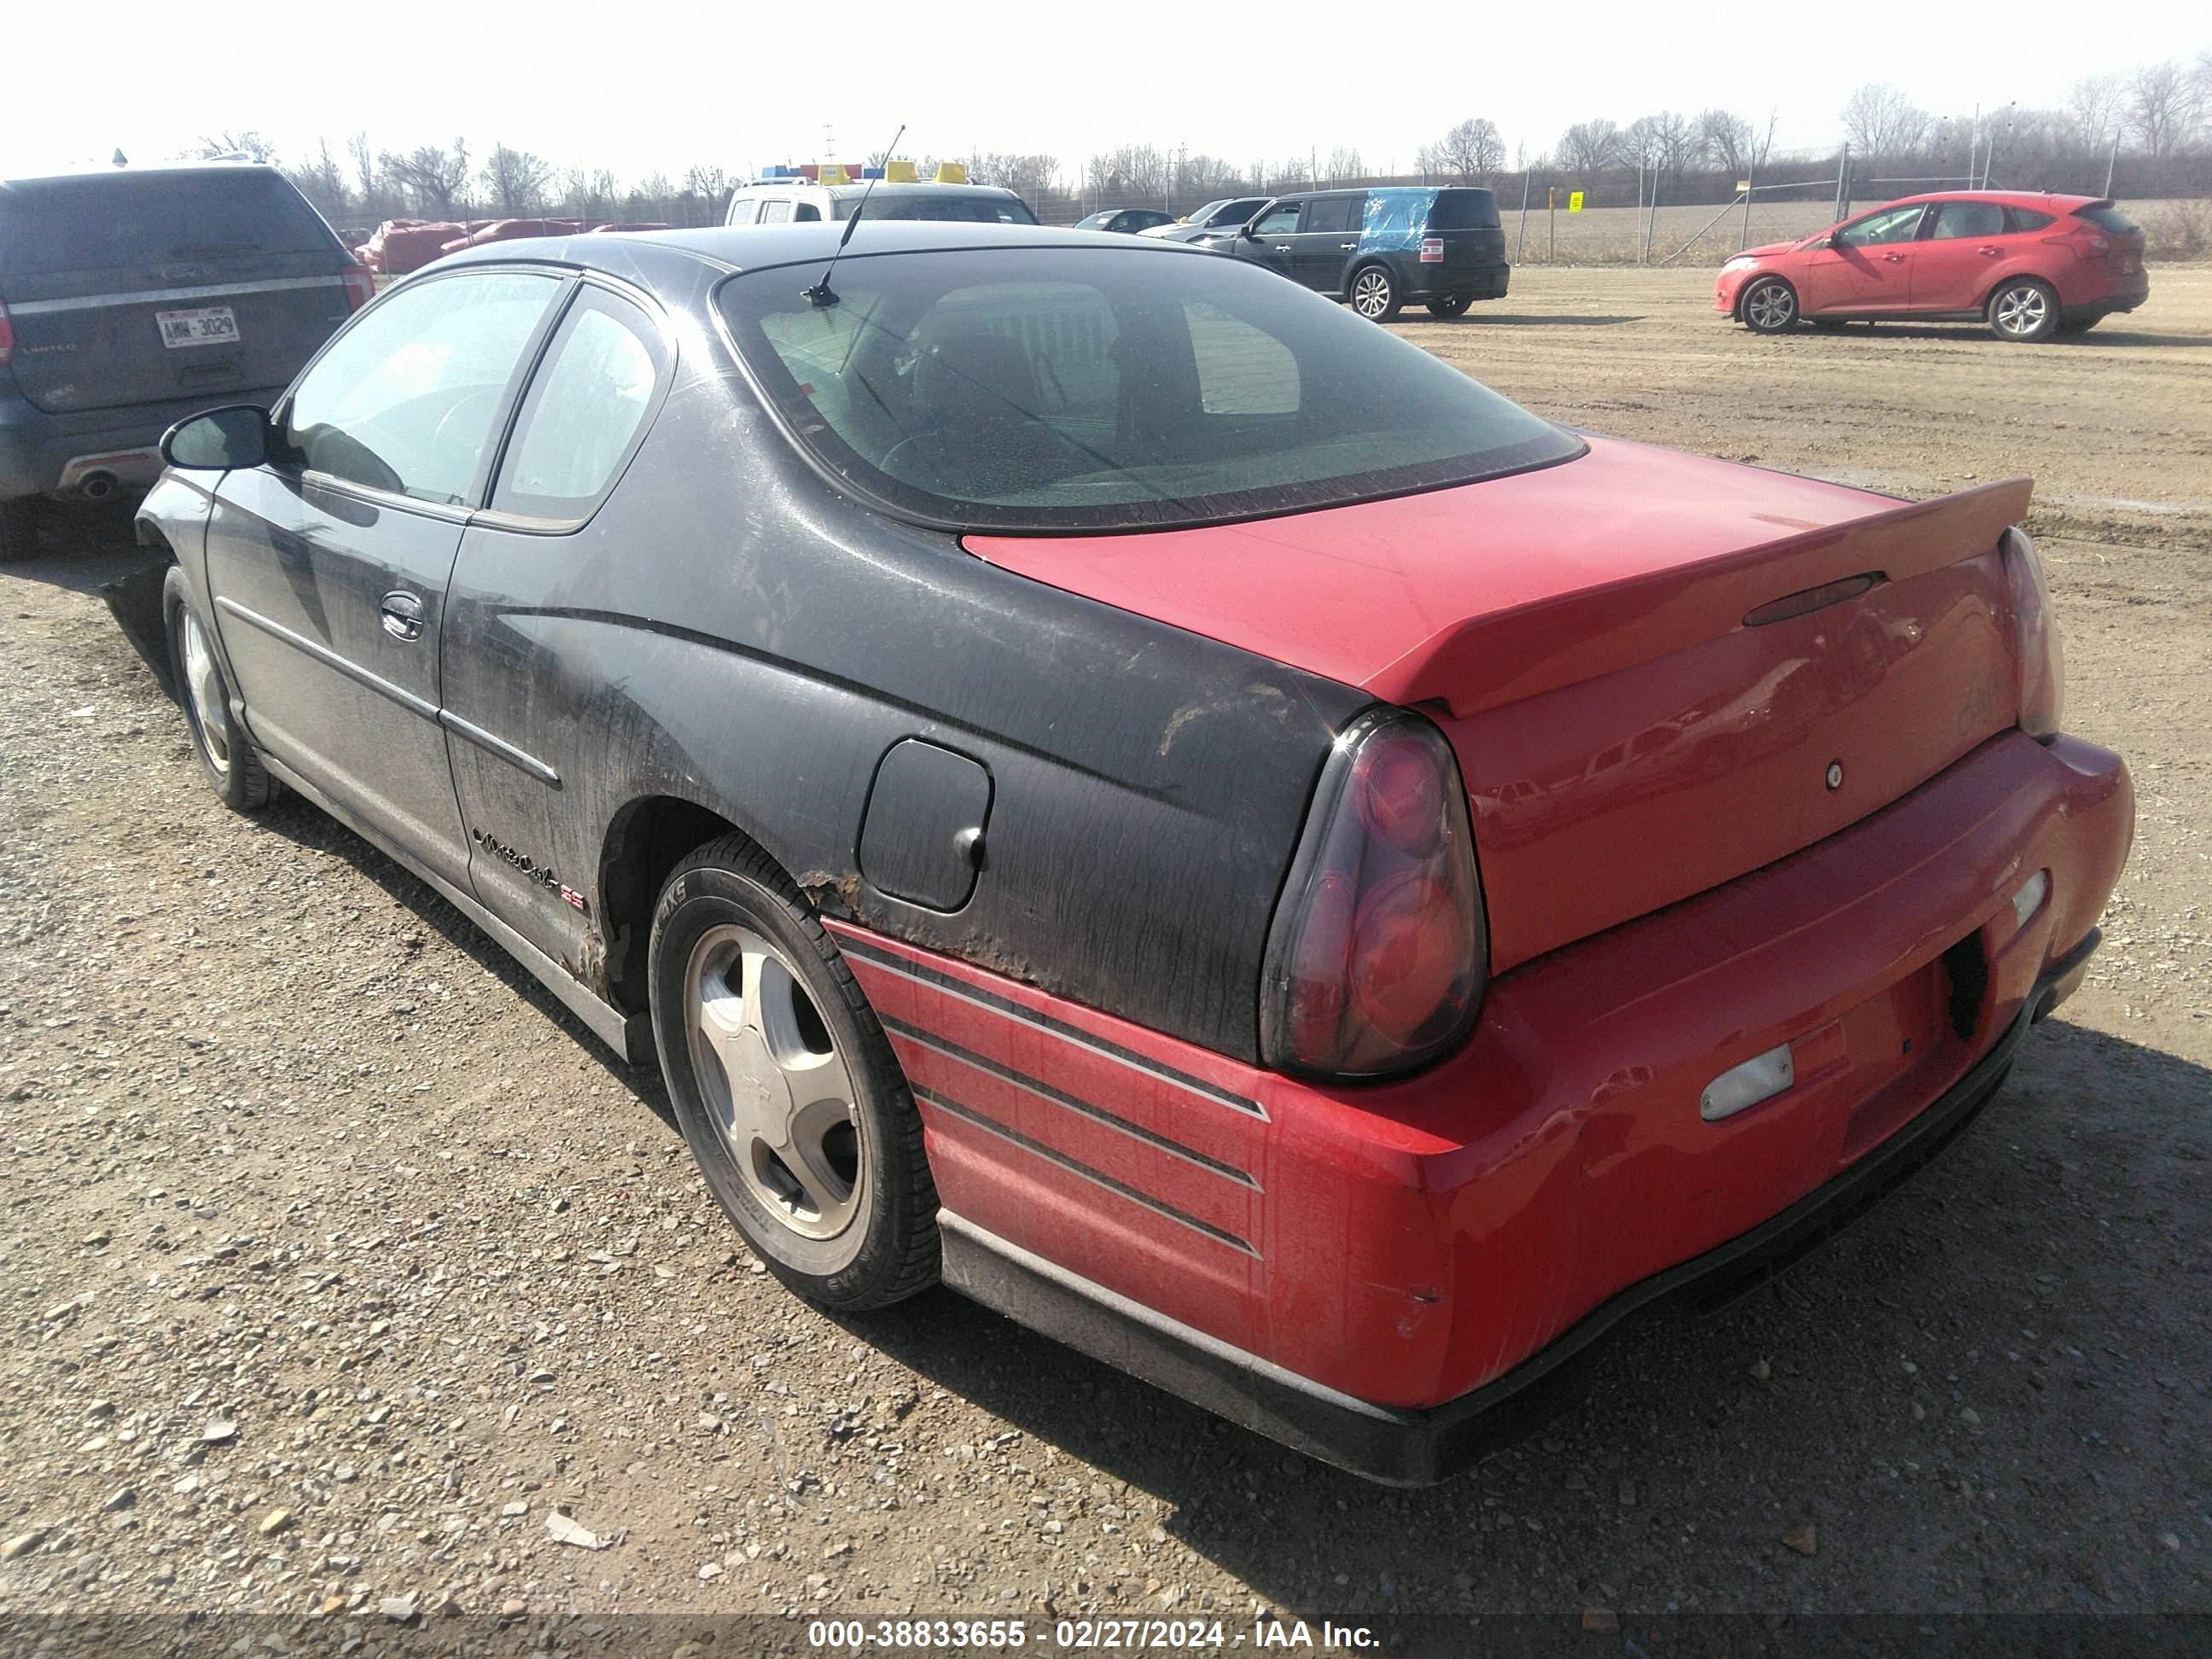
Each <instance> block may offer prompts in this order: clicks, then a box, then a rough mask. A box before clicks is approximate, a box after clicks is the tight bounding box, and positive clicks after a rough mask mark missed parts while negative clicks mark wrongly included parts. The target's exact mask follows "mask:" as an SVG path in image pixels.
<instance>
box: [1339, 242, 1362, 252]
mask: <svg viewBox="0 0 2212 1659" xmlns="http://www.w3.org/2000/svg"><path fill="white" fill-rule="evenodd" d="M1358 246H1359V244H1358V243H1357V242H1339V243H1338V244H1337V245H1336V251H1337V252H1339V253H1350V252H1352V251H1353V250H1355V249H1356V248H1358Z"/></svg>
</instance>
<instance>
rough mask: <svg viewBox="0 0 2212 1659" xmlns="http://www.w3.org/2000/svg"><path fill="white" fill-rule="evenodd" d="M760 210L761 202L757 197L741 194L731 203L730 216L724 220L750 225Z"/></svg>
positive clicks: (734, 223)
mask: <svg viewBox="0 0 2212 1659" xmlns="http://www.w3.org/2000/svg"><path fill="white" fill-rule="evenodd" d="M759 211H760V202H759V200H758V198H757V197H750V196H740V197H738V199H737V200H736V201H734V202H732V203H731V204H730V216H729V217H728V218H727V219H726V220H725V221H724V223H726V224H732V225H749V224H750V223H752V222H753V216H754V215H755V214H757V213H758V212H759Z"/></svg>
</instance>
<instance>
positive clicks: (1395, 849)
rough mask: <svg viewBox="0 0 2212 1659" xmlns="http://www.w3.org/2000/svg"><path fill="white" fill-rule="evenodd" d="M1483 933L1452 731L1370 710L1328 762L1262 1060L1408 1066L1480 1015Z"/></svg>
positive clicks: (1279, 941) (1283, 917)
mask: <svg viewBox="0 0 2212 1659" xmlns="http://www.w3.org/2000/svg"><path fill="white" fill-rule="evenodd" d="M1489 968H1490V938H1489V932H1488V929H1487V927H1486V925H1485V922H1484V920H1483V910H1482V887H1481V882H1480V878H1479V877H1478V876H1477V874H1476V872H1475V865H1474V835H1473V833H1472V832H1471V831H1470V830H1469V829H1468V817H1467V793H1466V790H1465V789H1464V788H1463V787H1462V785H1461V782H1460V775H1459V764H1458V763H1457V761H1456V760H1455V759H1454V757H1453V756H1452V751H1451V745H1450V744H1448V743H1446V742H1445V741H1444V739H1443V734H1442V733H1440V732H1438V731H1437V729H1436V727H1434V726H1431V725H1430V724H1429V723H1428V722H1427V721H1426V720H1421V719H1419V718H1418V717H1417V716H1414V715H1412V714H1405V713H1403V712H1401V711H1400V710H1396V709H1389V710H1382V711H1378V712H1376V713H1375V714H1368V715H1364V716H1362V717H1361V719H1360V720H1358V722H1356V723H1355V724H1354V725H1353V726H1352V727H1351V728H1350V729H1349V730H1348V731H1346V732H1345V733H1344V734H1343V735H1342V736H1341V737H1340V738H1338V739H1337V741H1336V744H1335V745H1334V748H1333V749H1332V750H1330V752H1329V757H1328V762H1327V763H1326V764H1325V765H1324V766H1323V767H1322V775H1321V783H1320V787H1318V788H1317V789H1316V791H1315V792H1314V802H1313V807H1312V810H1311V811H1310V813H1309V815H1308V817H1307V819H1306V828H1305V834H1304V837H1303V839H1302V840H1301V841H1300V842H1299V843H1298V851H1297V858H1296V859H1295V860H1293V861H1292V862H1291V875H1290V880H1289V881H1288V882H1287V883H1286V884H1285V886H1284V890H1283V896H1282V900H1281V902H1280V903H1279V905H1278V906H1277V908H1276V911H1275V921H1274V926H1273V928H1272V929H1271V930H1270V932H1269V933H1268V937H1267V961H1266V963H1265V964H1264V965H1263V966H1262V968H1261V975H1260V1042H1261V1053H1262V1054H1263V1056H1264V1057H1265V1059H1266V1060H1267V1064H1269V1065H1270V1066H1275V1067H1277V1068H1279V1069H1281V1070H1285V1071H1294V1072H1308V1073H1321V1074H1323V1075H1326V1076H1329V1077H1337V1078H1375V1077H1385V1076H1389V1075H1390V1074H1392V1073H1399V1072H1405V1071H1410V1070H1412V1069H1413V1067H1415V1066H1420V1065H1422V1064H1424V1063H1425V1062H1426V1061H1428V1060H1433V1059H1435V1058H1436V1057H1437V1055H1439V1054H1443V1052H1444V1051H1445V1050H1446V1049H1447V1048H1452V1047H1454V1046H1455V1045H1456V1044H1457V1043H1458V1042H1460V1040H1461V1039H1462V1038H1463V1037H1464V1036H1466V1035H1467V1032H1468V1029H1469V1028H1470V1027H1471V1026H1472V1025H1473V1024H1474V1018H1475V1015H1476V1013H1477V1012H1479V1011H1480V1008H1481V1006H1482V991H1483V987H1484V984H1485V982H1486V980H1487V978H1488V975H1489Z"/></svg>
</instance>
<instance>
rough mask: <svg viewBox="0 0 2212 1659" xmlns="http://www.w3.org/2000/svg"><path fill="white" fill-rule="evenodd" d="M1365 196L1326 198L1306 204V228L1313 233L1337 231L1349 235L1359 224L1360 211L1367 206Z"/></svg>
mask: <svg viewBox="0 0 2212 1659" xmlns="http://www.w3.org/2000/svg"><path fill="white" fill-rule="evenodd" d="M1366 200H1367V198H1366V197H1364V196H1324V197H1321V198H1320V199H1319V200H1317V201H1312V202H1309V203H1307V204H1306V217H1305V227H1304V228H1306V229H1308V230H1312V231H1335V232H1338V233H1339V234H1347V235H1348V234H1350V233H1351V231H1352V228H1353V227H1354V226H1356V225H1358V222H1359V216H1360V210H1361V209H1362V208H1363V207H1364V205H1365V204H1366Z"/></svg>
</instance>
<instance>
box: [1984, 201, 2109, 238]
mask: <svg viewBox="0 0 2212 1659" xmlns="http://www.w3.org/2000/svg"><path fill="white" fill-rule="evenodd" d="M2084 217H2085V218H2086V217H2087V215H2084ZM2004 220H2005V233H2006V234H2008V235H2011V236H2019V235H2021V234H2025V233H2026V232H2028V231H2031V230H2041V229H2042V228H2044V227H2045V225H2048V224H2051V222H2052V220H2051V216H2050V215H2049V214H2047V213H2038V212H2037V211H2036V210H2034V209H2033V208H2019V207H2008V208H2007V209H2006V210H2004ZM2121 223H2123V224H2126V223H2127V222H2126V221H2125V220H2124V219H2123V220H2121ZM2128 228H2129V229H2130V230H2132V229H2134V228H2135V227H2134V226H2132V225H2129V226H2128Z"/></svg>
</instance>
